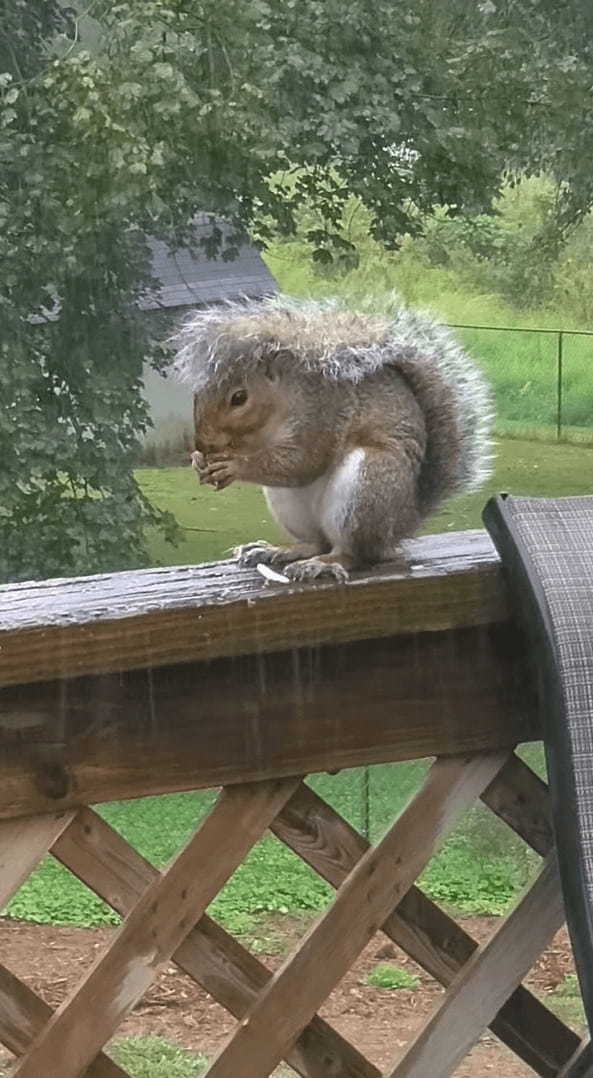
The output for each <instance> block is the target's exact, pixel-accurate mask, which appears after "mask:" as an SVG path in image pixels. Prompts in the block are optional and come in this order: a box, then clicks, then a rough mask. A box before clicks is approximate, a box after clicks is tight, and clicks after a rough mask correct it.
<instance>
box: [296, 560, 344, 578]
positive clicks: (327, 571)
mask: <svg viewBox="0 0 593 1078" xmlns="http://www.w3.org/2000/svg"><path fill="white" fill-rule="evenodd" d="M284 573H285V574H286V576H287V577H289V578H290V579H291V580H318V579H319V577H332V578H333V579H334V580H337V581H338V583H339V584H344V583H345V582H346V581H347V580H348V571H347V569H345V568H344V566H343V565H341V564H340V562H339V561H329V560H327V561H326V560H325V559H324V558H323V557H320V558H306V559H305V560H304V561H293V563H292V565H287V566H285V568H284Z"/></svg>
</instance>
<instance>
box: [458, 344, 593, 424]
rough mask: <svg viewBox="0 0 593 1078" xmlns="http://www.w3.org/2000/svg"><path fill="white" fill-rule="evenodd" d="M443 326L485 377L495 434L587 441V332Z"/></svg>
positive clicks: (590, 385) (592, 375)
mask: <svg viewBox="0 0 593 1078" xmlns="http://www.w3.org/2000/svg"><path fill="white" fill-rule="evenodd" d="M449 325H450V327H451V328H452V329H455V330H457V331H458V332H459V335H460V336H461V338H462V340H463V342H464V344H465V346H466V347H467V349H468V351H469V352H470V354H471V355H472V356H473V357H474V358H475V359H476V361H477V362H478V363H479V365H480V366H481V368H482V370H483V371H484V373H485V374H486V376H487V377H488V379H489V380H490V383H491V385H492V387H493V390H494V396H495V401H496V429H497V432H498V433H499V434H510V435H513V434H514V435H517V436H521V435H523V436H525V437H530V436H531V437H539V438H549V439H555V440H557V441H568V442H580V443H584V444H593V340H592V338H593V331H591V332H589V331H587V330H563V329H525V328H520V329H518V328H516V327H514V326H481V325H468V324H465V323H449Z"/></svg>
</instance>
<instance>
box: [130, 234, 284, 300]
mask: <svg viewBox="0 0 593 1078" xmlns="http://www.w3.org/2000/svg"><path fill="white" fill-rule="evenodd" d="M195 224H196V234H197V239H198V241H199V239H200V237H201V236H203V237H208V236H209V235H210V234H211V232H212V227H213V224H215V225H216V227H217V228H219V229H220V230H221V232H222V233H223V237H224V236H225V235H228V233H229V231H230V229H229V227H228V226H227V225H225V224H224V222H222V221H219V220H216V221H214V219H213V218H210V217H208V216H207V215H206V214H202V215H200V216H199V217H197V218H196V221H195ZM148 242H149V246H150V248H151V250H152V272H153V275H154V277H156V279H157V280H159V281H160V282H161V288H160V289H159V290H158V291H156V292H153V293H151V294H149V295H147V296H146V297H145V298H144V299H142V300H141V301H140V304H139V305H140V307H142V309H143V310H148V311H151V310H159V309H162V308H172V307H195V306H197V305H201V304H207V303H216V302H217V301H219V300H224V299H237V298H239V297H240V296H264V295H269V294H270V293H272V292H277V291H278V286H277V284H276V281H275V280H274V278H273V277H272V274H271V273H270V271H269V269H268V267H267V266H266V264H265V262H264V260H263V258H262V257H261V255H260V253H259V251H258V250H256V248H255V247H253V246H252V245H251V244H249V243H245V244H244V245H243V246H241V247H240V249H239V254H238V256H237V258H235V259H234V260H233V261H231V262H225V261H224V259H222V258H221V257H220V256H219V257H218V258H215V259H212V258H208V257H207V256H206V252H205V251H204V252H202V251H200V253H199V254H198V255H197V256H194V255H193V254H191V253H190V251H188V250H187V249H181V250H178V251H172V250H171V249H170V248H169V247H168V246H167V244H165V243H163V242H162V241H161V240H155V239H150V238H149V241H148Z"/></svg>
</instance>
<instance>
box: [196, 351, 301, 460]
mask: <svg viewBox="0 0 593 1078" xmlns="http://www.w3.org/2000/svg"><path fill="white" fill-rule="evenodd" d="M287 415H288V401H287V398H286V394H285V393H283V391H282V386H281V378H280V372H279V369H278V367H277V365H275V364H274V362H273V358H272V357H271V358H270V360H269V361H268V362H265V363H262V364H261V366H257V367H255V368H253V367H252V368H249V367H245V366H243V365H242V364H240V363H238V364H237V367H236V375H235V376H233V371H232V370H230V371H229V372H228V375H227V377H225V378H224V379H223V380H222V381H220V382H216V383H210V384H207V385H206V386H204V388H203V389H201V390H198V391H197V392H195V393H194V429H195V443H196V449H198V450H199V451H200V452H201V453H203V454H204V455H205V456H208V454H209V453H215V452H220V451H223V450H225V449H236V450H243V451H245V452H248V451H249V450H250V449H256V448H259V447H260V446H262V445H265V444H266V442H267V441H271V440H273V435H274V432H275V431H276V430H277V429H278V427H279V426H280V425H281V424H282V423H283V422H284V421H285V420H286V417H287Z"/></svg>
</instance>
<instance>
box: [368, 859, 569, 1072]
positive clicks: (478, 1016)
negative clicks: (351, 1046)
mask: <svg viewBox="0 0 593 1078" xmlns="http://www.w3.org/2000/svg"><path fill="white" fill-rule="evenodd" d="M563 921H564V903H563V899H562V886H561V883H560V873H559V871H558V864H557V861H556V857H555V854H550V855H549V858H548V859H547V861H546V863H545V865H544V867H543V869H542V871H541V873H540V875H539V876H538V878H537V880H536V882H535V883H534V884H533V886H531V887H530V888H529V890H528V891H527V892H526V894H525V895H524V896H523V898H522V899H521V901H520V902H519V904H518V905H517V906H516V907H515V909H514V910H512V912H511V913H509V915H508V916H507V917H506V918H505V920H504V922H503V924H502V926H501V927H500V928H499V929H498V930H497V932H496V933H495V934H494V936H493V937H492V939H491V940H489V942H488V943H486V944H485V945H484V946H483V947H480V948H478V950H477V951H476V952H475V953H474V954H473V955H472V957H471V958H470V960H469V961H468V962H467V963H466V965H465V966H464V967H463V970H462V971H461V973H460V974H459V976H458V977H457V978H456V980H455V981H454V982H453V984H452V985H451V987H450V988H449V990H448V992H447V994H446V996H445V998H444V1000H443V1002H442V1004H441V1006H440V1007H439V1008H438V1009H437V1011H436V1012H435V1014H434V1015H433V1016H432V1017H431V1018H430V1019H429V1020H428V1022H427V1023H426V1024H425V1025H424V1027H423V1028H422V1029H421V1030H420V1033H419V1034H418V1035H417V1036H416V1037H415V1038H414V1041H413V1043H412V1044H411V1046H410V1047H409V1048H408V1050H407V1051H406V1053H405V1055H404V1056H403V1058H402V1059H400V1060H399V1061H398V1062H397V1063H396V1064H395V1065H394V1066H392V1067H391V1068H389V1069H388V1071H387V1072H386V1076H387V1075H388V1078H426V1075H428V1074H430V1076H431V1078H449V1075H451V1074H453V1072H454V1070H455V1068H456V1067H457V1065H458V1064H459V1063H460V1062H461V1060H462V1059H464V1058H465V1056H466V1055H467V1053H468V1052H469V1050H470V1048H472V1047H473V1045H474V1044H475V1043H476V1041H477V1040H478V1037H479V1036H480V1034H481V1033H483V1031H484V1030H485V1029H486V1027H487V1026H488V1025H489V1023H490V1022H491V1021H492V1019H493V1018H494V1016H495V1014H496V1013H497V1012H498V1011H499V1010H500V1008H501V1007H502V1005H503V1003H504V1002H505V1000H506V999H508V997H509V996H510V995H511V993H512V992H513V991H514V990H515V988H516V987H517V985H518V984H519V983H520V981H521V980H522V979H523V977H524V976H525V974H526V973H527V972H528V971H529V970H530V969H531V967H532V965H533V964H534V962H535V961H536V959H537V958H538V957H539V955H540V954H541V952H542V951H543V949H544V947H546V946H547V944H548V943H549V941H550V939H551V938H552V936H553V935H554V934H555V933H556V932H557V931H558V929H559V928H560V926H561V924H562V923H563Z"/></svg>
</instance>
